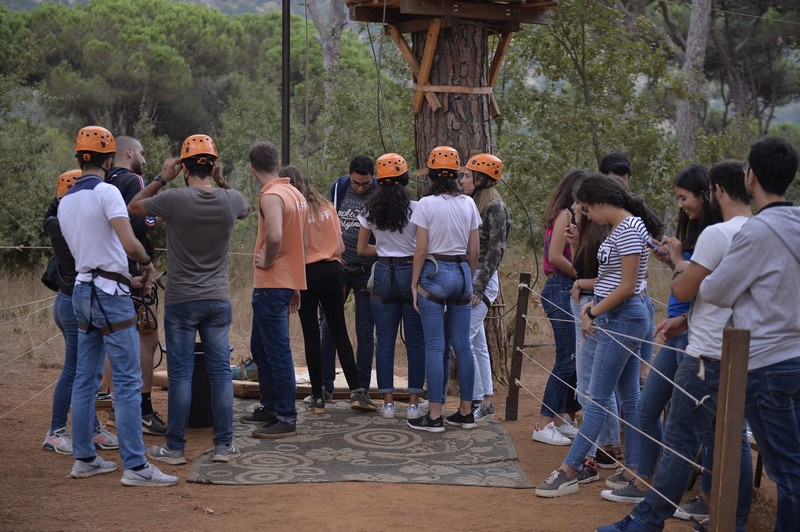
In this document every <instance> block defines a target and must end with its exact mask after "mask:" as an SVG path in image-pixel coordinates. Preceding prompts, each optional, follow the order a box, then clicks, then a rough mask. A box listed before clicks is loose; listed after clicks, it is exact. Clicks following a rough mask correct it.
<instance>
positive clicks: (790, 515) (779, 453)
mask: <svg viewBox="0 0 800 532" xmlns="http://www.w3.org/2000/svg"><path fill="white" fill-rule="evenodd" d="M745 416H747V422H748V423H749V424H750V430H752V431H753V436H755V439H756V442H757V443H758V450H759V452H760V453H761V457H762V459H763V460H764V467H765V468H766V470H767V474H768V475H769V478H771V479H772V480H774V481H775V484H776V485H777V487H778V517H777V520H776V522H775V530H797V524H798V523H800V445H798V442H800V357H798V358H793V359H790V360H786V361H784V362H779V363H777V364H773V365H771V366H766V367H763V368H759V369H754V370H752V371H750V372H749V373H748V374H747V399H746V400H745Z"/></svg>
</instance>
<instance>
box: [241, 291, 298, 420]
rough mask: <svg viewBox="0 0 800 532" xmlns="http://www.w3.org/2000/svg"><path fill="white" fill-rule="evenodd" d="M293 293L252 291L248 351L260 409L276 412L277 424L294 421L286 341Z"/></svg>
mask: <svg viewBox="0 0 800 532" xmlns="http://www.w3.org/2000/svg"><path fill="white" fill-rule="evenodd" d="M292 295H294V290H291V289H288V288H254V289H253V331H252V333H251V337H250V350H251V352H252V353H253V361H254V362H255V363H256V367H257V368H258V387H259V389H260V391H261V406H263V407H264V408H265V409H266V410H269V411H274V412H276V415H277V417H278V419H279V420H281V421H285V422H287V423H295V422H296V421H297V410H295V404H294V401H295V394H296V392H297V383H296V382H295V376H294V360H293V359H292V346H291V342H290V339H289V301H290V300H291V299H292Z"/></svg>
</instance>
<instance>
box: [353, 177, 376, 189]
mask: <svg viewBox="0 0 800 532" xmlns="http://www.w3.org/2000/svg"><path fill="white" fill-rule="evenodd" d="M350 186H351V187H353V188H359V189H361V190H364V189H365V188H369V187H371V186H372V180H371V179H370V180H369V181H366V182H364V183H361V182H359V181H355V180H353V178H350Z"/></svg>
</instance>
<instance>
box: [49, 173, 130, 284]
mask: <svg viewBox="0 0 800 532" xmlns="http://www.w3.org/2000/svg"><path fill="white" fill-rule="evenodd" d="M99 179H100V178H99V177H97V176H86V177H82V178H79V179H78V180H77V181H76V182H75V187H76V188H78V187H81V185H82V184H83V186H87V188H86V189H79V190H73V191H71V192H70V193H69V194H67V195H66V196H64V197H63V198H62V199H61V203H60V204H59V206H58V223H59V225H60V226H61V232H62V233H63V235H64V238H65V239H66V241H67V245H68V246H69V250H70V251H71V252H72V256H73V257H75V271H77V272H78V276H77V278H76V280H77V282H90V281H91V280H92V274H91V273H89V272H90V271H91V270H94V269H97V268H99V269H101V270H105V271H107V272H111V273H118V274H120V275H124V276H125V277H127V278H129V279H130V275H129V273H128V256H127V255H126V254H125V249H124V248H123V247H122V242H120V240H119V237H118V236H117V233H116V232H115V231H114V229H113V228H112V227H111V224H110V223H109V221H110V220H113V219H114V218H125V219H126V220H129V218H128V208H127V207H126V206H125V200H123V199H122V194H121V193H120V191H119V189H118V188H117V187H115V186H114V185H109V184H108V183H104V182H102V181H100V182H99V183H96V184H95V185H94V187H93V188H92V187H91V185H92V184H94V181H96V180H99ZM94 284H95V286H96V287H97V288H98V289H100V290H102V291H103V292H105V293H107V294H111V295H119V294H125V295H127V294H128V293H129V290H128V288H127V287H126V286H124V285H121V284H119V283H117V282H116V281H112V280H111V279H106V278H104V277H97V278H95V280H94Z"/></svg>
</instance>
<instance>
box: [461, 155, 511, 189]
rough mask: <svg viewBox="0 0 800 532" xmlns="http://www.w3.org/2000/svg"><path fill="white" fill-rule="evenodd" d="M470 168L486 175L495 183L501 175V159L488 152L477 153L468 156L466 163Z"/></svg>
mask: <svg viewBox="0 0 800 532" xmlns="http://www.w3.org/2000/svg"><path fill="white" fill-rule="evenodd" d="M466 166H467V168H469V169H470V170H475V171H476V172H482V173H484V174H486V175H488V176H489V177H490V178H491V179H492V181H494V182H495V183H496V182H497V181H500V178H501V177H502V176H503V161H501V160H500V159H498V158H497V157H495V156H494V155H492V154H490V153H479V154H477V155H473V156H472V157H470V158H469V161H467V164H466Z"/></svg>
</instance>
